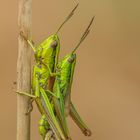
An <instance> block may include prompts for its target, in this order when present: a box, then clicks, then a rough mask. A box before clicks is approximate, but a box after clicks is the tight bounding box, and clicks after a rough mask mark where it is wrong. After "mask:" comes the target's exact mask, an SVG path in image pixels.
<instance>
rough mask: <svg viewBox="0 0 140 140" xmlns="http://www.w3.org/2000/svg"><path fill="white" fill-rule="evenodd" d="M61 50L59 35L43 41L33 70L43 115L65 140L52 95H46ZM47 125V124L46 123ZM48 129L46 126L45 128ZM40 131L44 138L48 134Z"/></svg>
mask: <svg viewBox="0 0 140 140" xmlns="http://www.w3.org/2000/svg"><path fill="white" fill-rule="evenodd" d="M59 49H60V43H59V38H58V36H57V35H52V36H50V37H49V38H48V39H46V40H45V41H43V42H42V43H41V44H40V45H39V46H38V47H36V50H35V58H36V64H35V65H34V68H33V80H32V90H33V94H34V95H35V96H36V99H35V101H36V103H37V106H38V108H39V110H40V113H41V114H42V115H46V119H47V120H48V122H49V124H48V126H47V127H49V125H50V126H51V128H52V130H53V132H54V133H55V134H56V136H57V138H59V139H61V138H62V139H65V137H64V135H63V132H62V130H61V128H60V126H59V123H58V121H57V119H56V117H55V114H54V110H53V107H52V104H51V101H50V98H51V97H50V94H46V93H47V92H46V90H47V87H48V84H49V82H48V81H49V79H50V77H51V75H52V73H53V72H54V68H55V67H56V64H57V60H58V54H59ZM45 124H46V125H47V123H46V122H45ZM45 127H46V126H45ZM39 131H40V133H41V134H42V137H43V138H44V137H45V135H46V132H45V131H44V133H42V129H40V127H39Z"/></svg>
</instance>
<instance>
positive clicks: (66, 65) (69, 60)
mask: <svg viewBox="0 0 140 140" xmlns="http://www.w3.org/2000/svg"><path fill="white" fill-rule="evenodd" d="M75 63H76V54H73V53H71V54H68V55H66V56H65V57H64V58H63V59H62V60H61V61H60V62H59V64H58V69H59V70H60V71H61V72H62V73H65V72H66V73H67V72H70V71H71V70H72V69H74V67H75ZM66 73H65V74H66Z"/></svg>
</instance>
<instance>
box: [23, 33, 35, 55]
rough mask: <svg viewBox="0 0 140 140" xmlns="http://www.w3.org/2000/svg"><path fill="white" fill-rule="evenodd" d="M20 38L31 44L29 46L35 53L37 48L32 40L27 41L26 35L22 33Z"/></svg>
mask: <svg viewBox="0 0 140 140" xmlns="http://www.w3.org/2000/svg"><path fill="white" fill-rule="evenodd" d="M20 36H21V37H22V38H23V39H24V40H25V41H27V43H28V44H29V46H30V47H31V48H32V49H33V51H34V52H35V51H36V50H35V47H34V42H33V41H32V40H29V39H27V37H26V36H25V35H24V33H23V32H22V31H21V32H20Z"/></svg>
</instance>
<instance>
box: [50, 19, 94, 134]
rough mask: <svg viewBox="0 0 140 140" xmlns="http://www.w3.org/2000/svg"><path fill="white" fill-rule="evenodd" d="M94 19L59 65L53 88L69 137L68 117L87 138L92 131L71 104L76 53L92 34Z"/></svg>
mask: <svg viewBox="0 0 140 140" xmlns="http://www.w3.org/2000/svg"><path fill="white" fill-rule="evenodd" d="M93 20H94V17H93V18H92V20H91V22H90V24H89V26H88V27H87V29H86V30H85V32H84V33H83V36H82V37H81V39H80V41H79V43H78V44H77V46H76V47H75V49H74V50H73V51H72V52H71V53H70V54H68V55H66V56H65V57H64V58H63V59H62V60H61V61H60V62H59V63H58V65H57V69H56V71H57V72H59V73H60V75H56V77H55V82H54V87H53V93H52V92H51V91H48V92H50V93H51V94H55V95H56V96H57V98H56V97H53V102H54V107H55V110H56V113H57V116H58V118H59V120H60V122H61V126H62V127H63V129H64V131H65V132H67V135H69V132H68V129H67V123H66V116H68V115H70V116H71V117H72V119H73V120H74V121H75V123H76V124H77V125H78V126H79V128H80V129H81V130H82V132H83V133H84V134H85V136H90V135H91V131H90V130H89V128H88V127H87V126H86V124H85V123H84V122H83V120H82V119H81V117H80V115H79V114H78V112H77V111H76V109H75V107H74V105H73V104H72V102H71V87H72V81H73V74H74V68H75V64H76V53H75V51H76V50H77V48H78V47H79V46H80V44H81V43H82V41H83V40H84V39H85V38H86V36H87V35H88V34H89V32H90V29H89V28H90V26H91V24H92V23H93Z"/></svg>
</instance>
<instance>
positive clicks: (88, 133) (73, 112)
mask: <svg viewBox="0 0 140 140" xmlns="http://www.w3.org/2000/svg"><path fill="white" fill-rule="evenodd" d="M70 116H71V118H72V119H73V121H74V122H75V123H76V124H77V126H78V127H79V128H80V129H81V131H82V132H83V134H84V135H85V136H91V135H92V132H91V130H90V129H89V128H88V127H87V125H86V124H85V123H84V121H83V120H82V118H81V117H80V115H79V114H78V112H77V111H76V109H75V107H74V105H73V104H72V103H71V106H70Z"/></svg>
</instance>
